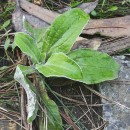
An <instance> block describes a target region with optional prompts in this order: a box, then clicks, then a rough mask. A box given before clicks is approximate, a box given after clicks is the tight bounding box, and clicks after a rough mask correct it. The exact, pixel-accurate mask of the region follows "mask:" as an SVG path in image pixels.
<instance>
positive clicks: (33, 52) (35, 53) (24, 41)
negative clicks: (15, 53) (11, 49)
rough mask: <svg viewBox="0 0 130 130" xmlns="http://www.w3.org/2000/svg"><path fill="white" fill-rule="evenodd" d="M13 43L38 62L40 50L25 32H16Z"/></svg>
mask: <svg viewBox="0 0 130 130" xmlns="http://www.w3.org/2000/svg"><path fill="white" fill-rule="evenodd" d="M15 44H16V45H17V46H18V47H19V48H20V49H21V51H22V52H23V53H25V54H26V55H28V56H30V57H31V58H32V60H33V61H34V62H35V63H39V62H40V59H41V54H40V51H39V50H38V48H37V46H36V45H35V44H34V41H33V39H32V38H31V37H30V36H29V35H27V34H25V33H17V34H16V35H15Z"/></svg>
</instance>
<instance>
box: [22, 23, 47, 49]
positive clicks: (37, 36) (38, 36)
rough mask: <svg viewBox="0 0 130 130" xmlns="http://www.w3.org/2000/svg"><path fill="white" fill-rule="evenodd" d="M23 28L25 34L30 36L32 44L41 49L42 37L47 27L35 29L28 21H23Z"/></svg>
mask: <svg viewBox="0 0 130 130" xmlns="http://www.w3.org/2000/svg"><path fill="white" fill-rule="evenodd" d="M24 27H25V29H26V31H27V33H29V34H30V35H31V37H32V38H33V40H34V42H35V43H36V44H37V46H38V47H39V46H40V47H41V45H39V44H41V42H42V39H43V35H44V33H45V31H46V29H47V27H46V28H45V27H44V28H35V27H33V26H32V25H31V24H30V23H29V22H28V21H26V20H25V21H24Z"/></svg>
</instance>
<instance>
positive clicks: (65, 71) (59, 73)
mask: <svg viewBox="0 0 130 130" xmlns="http://www.w3.org/2000/svg"><path fill="white" fill-rule="evenodd" d="M36 69H37V70H38V71H39V72H40V73H42V74H43V75H45V76H46V77H52V76H55V77H66V78H69V79H73V80H80V79H82V72H81V69H80V67H79V66H78V65H77V64H76V63H75V62H74V61H73V60H71V59H70V58H69V57H68V56H66V55H65V54H64V53H62V52H60V53H54V54H52V55H51V57H50V58H49V59H48V61H47V62H46V63H45V64H37V65H36Z"/></svg>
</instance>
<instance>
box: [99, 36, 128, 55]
mask: <svg viewBox="0 0 130 130" xmlns="http://www.w3.org/2000/svg"><path fill="white" fill-rule="evenodd" d="M129 48H130V37H123V38H117V39H115V40H110V41H108V42H102V44H101V46H100V47H99V48H98V50H99V51H102V52H105V53H108V54H110V55H114V54H117V53H119V52H121V51H123V50H125V49H129Z"/></svg>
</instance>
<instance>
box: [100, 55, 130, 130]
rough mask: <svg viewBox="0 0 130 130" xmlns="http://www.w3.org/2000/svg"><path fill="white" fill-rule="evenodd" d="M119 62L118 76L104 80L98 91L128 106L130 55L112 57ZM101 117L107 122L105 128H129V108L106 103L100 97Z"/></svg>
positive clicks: (129, 102) (129, 96) (122, 129)
mask: <svg viewBox="0 0 130 130" xmlns="http://www.w3.org/2000/svg"><path fill="white" fill-rule="evenodd" d="M114 58H115V59H116V60H117V62H118V63H120V64H121V68H120V72H119V78H118V79H116V80H114V81H110V82H104V83H102V84H101V85H100V92H101V94H102V95H104V96H106V97H108V98H109V99H111V100H113V101H116V102H119V103H121V104H122V105H125V106H126V107H129V108H130V57H128V56H127V57H126V56H116V57H114ZM102 103H104V104H105V105H104V106H103V118H104V119H105V120H106V121H108V122H109V124H108V126H107V127H106V128H105V130H130V109H127V108H126V107H122V106H119V105H115V104H108V102H107V101H106V100H104V99H102Z"/></svg>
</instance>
